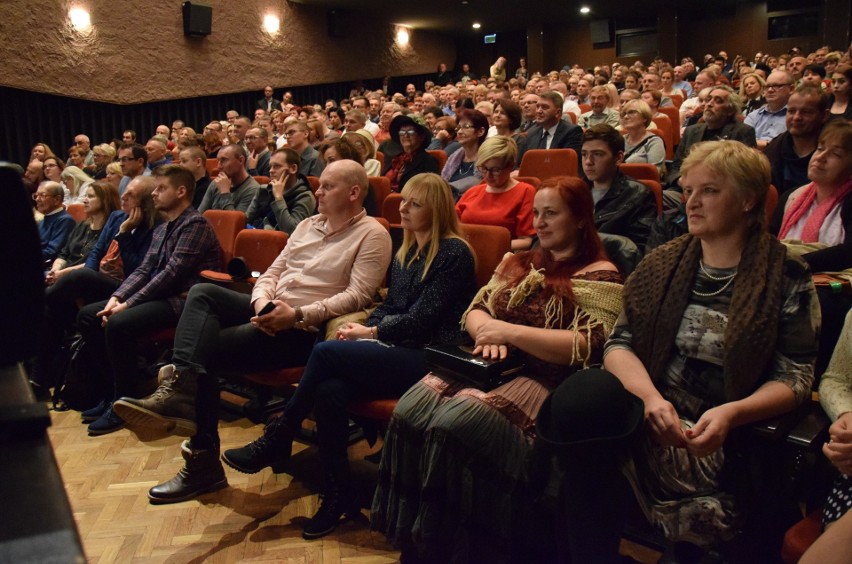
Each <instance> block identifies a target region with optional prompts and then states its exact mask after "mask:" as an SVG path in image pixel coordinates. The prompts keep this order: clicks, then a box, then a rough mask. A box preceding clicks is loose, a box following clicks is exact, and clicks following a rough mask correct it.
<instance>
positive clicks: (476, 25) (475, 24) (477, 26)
mask: <svg viewBox="0 0 852 564" xmlns="http://www.w3.org/2000/svg"><path fill="white" fill-rule="evenodd" d="M471 27H472V28H473V29H479V28H480V27H482V24H480V23H479V22H473V25H472V26H471Z"/></svg>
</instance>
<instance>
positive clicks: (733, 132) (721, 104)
mask: <svg viewBox="0 0 852 564" xmlns="http://www.w3.org/2000/svg"><path fill="white" fill-rule="evenodd" d="M699 76H700V75H699ZM696 84H697V81H696ZM684 104H686V102H684ZM681 108H683V106H681ZM741 109H742V102H741V101H740V97H739V96H738V95H737V94H736V93H735V92H734V91H733V90H732V89H731V88H730V87H729V86H717V87H715V88H713V89H712V90H711V91H710V93H709V97H708V100H707V103H706V104H704V111H703V117H704V122H703V123H697V124H695V125H690V126H689V127H687V128H686V130H685V131H684V133H683V137H681V139H680V144H679V145H678V146H677V152H676V153H675V158H674V162H673V163H672V166H671V167H670V169H669V172H668V177H667V181H668V184H669V186H676V185H677V182H678V179H679V178H680V165H681V163H683V160H684V158H685V157H686V155H688V154H689V151H690V150H691V149H692V146H693V145H695V144H696V143H700V142H702V141H713V140H725V139H731V140H734V141H739V142H740V143H744V144H745V145H747V146H749V147H754V146H755V145H756V141H755V136H754V128H753V127H751V126H750V125H746V124H744V123H740V122H739V121H737V115H739V113H740V111H741Z"/></svg>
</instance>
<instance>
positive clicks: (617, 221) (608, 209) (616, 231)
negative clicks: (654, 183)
mask: <svg viewBox="0 0 852 564" xmlns="http://www.w3.org/2000/svg"><path fill="white" fill-rule="evenodd" d="M656 218H657V201H656V199H655V198H654V194H653V193H652V192H651V190H649V189H648V187H647V186H645V185H644V184H642V183H640V182H636V181H635V180H631V179H629V178H627V177H626V176H624V175H623V174H621V173H620V172H619V173H618V174H617V175H616V177H615V178H614V179H613V180H612V186H610V188H609V190H607V191H606V194H604V196H603V198H601V199H600V201H599V202H598V203H597V204H595V227H597V228H598V231H600V232H601V233H612V234H613V235H623V236H624V237H627V238H628V239H630V240H631V241H633V242H634V243H636V246H637V247H639V249H641V250H643V251H644V249H645V243H646V242H647V241H648V234H649V233H650V231H651V224H652V223H653V222H654V220H655V219H656Z"/></svg>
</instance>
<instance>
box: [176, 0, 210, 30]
mask: <svg viewBox="0 0 852 564" xmlns="http://www.w3.org/2000/svg"><path fill="white" fill-rule="evenodd" d="M181 6H182V7H183V34H184V35H188V36H190V37H204V36H205V35H210V30H211V28H212V26H213V8H212V7H210V6H208V5H207V4H200V3H198V2H189V1H186V2H184V3H183V4H181Z"/></svg>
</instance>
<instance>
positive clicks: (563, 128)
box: [518, 120, 583, 165]
mask: <svg viewBox="0 0 852 564" xmlns="http://www.w3.org/2000/svg"><path fill="white" fill-rule="evenodd" d="M540 139H541V126H540V125H537V124H536V125H534V126H532V127H530V128H529V129H528V130H527V136H526V139H524V141H523V143H522V144H521V146H519V147H518V164H519V165H520V164H521V159H523V158H524V153H526V152H527V150H528V149H536V148H537V147H538V142H539V140H540ZM550 148H551V149H574V150H575V151H576V152H577V158H579V157H580V153H581V149H582V148H583V130H582V129H581V128H580V127H579V126H577V125H574V124H573V123H567V122H565V121H564V120H560V122H559V124H558V125H557V126H556V132H555V133H554V134H553V141H551V143H550Z"/></svg>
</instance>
